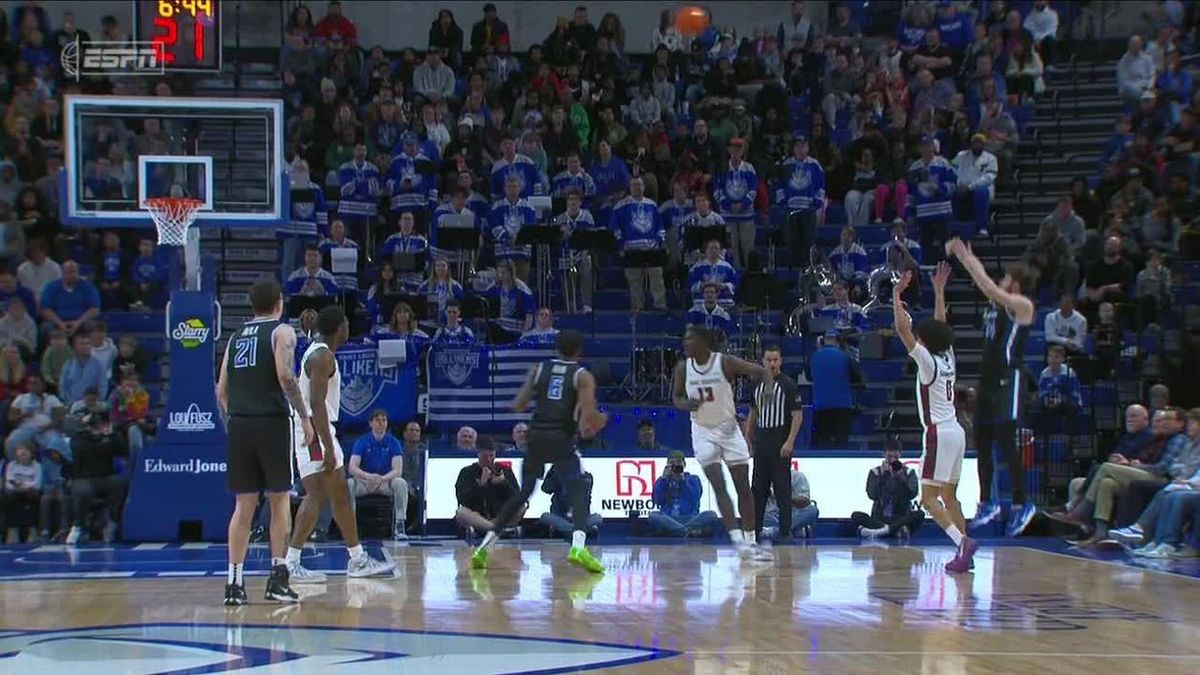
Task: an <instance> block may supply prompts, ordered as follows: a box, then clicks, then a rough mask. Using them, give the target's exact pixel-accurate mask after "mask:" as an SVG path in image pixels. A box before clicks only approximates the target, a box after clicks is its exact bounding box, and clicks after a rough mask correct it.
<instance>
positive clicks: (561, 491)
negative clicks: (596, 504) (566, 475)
mask: <svg viewBox="0 0 1200 675" xmlns="http://www.w3.org/2000/svg"><path fill="white" fill-rule="evenodd" d="M583 485H584V486H585V489H586V490H587V498H586V499H584V502H585V503H587V505H588V511H589V513H588V517H587V527H588V534H589V535H592V536H595V535H596V534H598V533H599V531H600V524H601V523H603V522H604V519H603V518H601V517H600V514H599V513H590V511H591V504H592V474H590V473H588V472H586V471H584V472H583ZM542 492H545V493H546V494H548V495H550V510H549V511H546V512H545V513H543V514H542V517H541V518H540V520H541V523H542V524H543V525H545V526H546V527H548V528H550V531H551V532H553V533H555V534H557V535H561V536H564V537H567V538H570V536H571V533H572V532H573V531H574V530H575V525H574V521H573V520H572V518H573V515H572V513H571V498H570V496H569V495H568V494H567V483H566V482H565V481H561V480H559V479H558V474H556V473H555V472H554V467H551V468H550V473H547V474H546V477H545V478H543V479H542Z"/></svg>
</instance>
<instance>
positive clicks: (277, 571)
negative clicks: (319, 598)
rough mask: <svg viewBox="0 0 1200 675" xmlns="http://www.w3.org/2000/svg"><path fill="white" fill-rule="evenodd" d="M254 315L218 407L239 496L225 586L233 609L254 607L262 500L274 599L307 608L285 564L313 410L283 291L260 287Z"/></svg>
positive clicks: (220, 386) (220, 382)
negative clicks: (296, 363) (251, 582)
mask: <svg viewBox="0 0 1200 675" xmlns="http://www.w3.org/2000/svg"><path fill="white" fill-rule="evenodd" d="M250 308H251V311H253V312H254V317H253V318H252V319H250V320H249V321H247V322H246V323H245V324H243V325H242V327H241V328H240V329H238V331H237V333H234V335H233V337H232V338H231V339H230V340H229V344H228V345H226V347H225V356H224V359H223V360H222V362H221V372H220V374H219V375H218V377H217V403H218V404H219V405H220V407H221V411H222V413H224V414H225V415H227V416H228V417H229V422H228V424H227V429H228V440H227V443H228V447H227V452H228V455H229V457H228V466H229V473H228V481H229V489H230V491H232V492H233V493H234V494H235V495H237V498H236V502H235V504H234V509H233V516H232V517H231V518H230V519H229V575H228V577H227V578H226V582H225V604H226V605H227V606H231V607H234V606H238V605H244V604H246V602H247V600H246V586H245V583H244V582H243V580H242V565H243V564H244V563H245V561H246V549H247V548H249V545H250V522H251V521H252V520H253V519H254V509H255V507H256V506H257V505H258V494H259V492H265V493H266V494H267V501H268V502H269V503H270V508H271V575H270V577H268V579H267V590H266V598H267V599H268V600H275V601H277V602H296V601H298V600H299V596H298V595H296V592H295V591H293V590H292V588H291V586H290V585H289V583H288V570H287V561H286V560H285V559H284V552H285V551H286V550H287V535H288V530H289V529H290V527H291V520H292V511H291V504H290V500H289V497H288V490H290V489H291V488H292V458H291V450H290V447H289V446H290V445H291V443H292V429H293V423H292V410H295V411H296V415H297V421H296V423H295V426H296V429H297V431H299V433H300V435H301V436H303V440H304V442H305V443H311V442H312V438H313V429H312V422H311V421H309V418H308V408H307V407H306V406H305V405H304V396H303V395H301V393H300V385H299V383H297V382H296V375H295V373H294V372H293V370H292V363H293V359H295V358H296V332H295V331H294V330H292V327H291V326H290V325H288V324H287V323H286V322H284V321H281V320H280V316H281V315H282V314H283V293H282V292H281V291H280V288H279V283H278V282H276V281H262V282H259V283H257V284H255V285H254V286H253V287H252V288H251V289H250ZM289 403H291V408H290V409H289V407H288V404H289Z"/></svg>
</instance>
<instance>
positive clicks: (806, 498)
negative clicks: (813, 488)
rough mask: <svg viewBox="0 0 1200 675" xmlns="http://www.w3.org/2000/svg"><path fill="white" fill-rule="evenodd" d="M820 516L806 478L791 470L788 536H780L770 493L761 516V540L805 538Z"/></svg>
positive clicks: (777, 508)
mask: <svg viewBox="0 0 1200 675" xmlns="http://www.w3.org/2000/svg"><path fill="white" fill-rule="evenodd" d="M820 516H821V512H820V511H819V510H818V509H817V503H816V502H814V501H813V500H812V496H811V493H810V492H809V489H808V478H807V477H805V475H804V474H803V473H801V472H800V470H799V469H792V531H791V533H790V534H787V533H785V534H782V535H781V534H780V532H779V505H778V504H776V503H775V493H774V492H772V493H771V496H770V497H767V511H766V513H765V514H764V515H763V522H762V538H763V539H776V538H781V539H784V540H787V539H788V538H790V537H798V538H804V537H807V536H809V535H810V534H811V533H812V527H813V526H815V525H816V524H817V519H818V518H819V517H820Z"/></svg>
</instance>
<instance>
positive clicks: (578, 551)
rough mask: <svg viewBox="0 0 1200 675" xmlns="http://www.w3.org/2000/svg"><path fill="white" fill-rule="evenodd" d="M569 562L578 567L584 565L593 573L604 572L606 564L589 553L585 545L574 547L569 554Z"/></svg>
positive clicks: (584, 567) (583, 566)
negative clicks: (602, 563)
mask: <svg viewBox="0 0 1200 675" xmlns="http://www.w3.org/2000/svg"><path fill="white" fill-rule="evenodd" d="M567 562H569V563H571V564H572V565H575V566H576V567H582V568H583V569H585V570H587V571H589V572H591V573H592V574H604V565H601V564H600V561H599V560H596V559H595V558H593V557H592V554H591V553H588V550H587V548H585V547H579V548H572V549H571V552H570V553H569V554H568V555H567Z"/></svg>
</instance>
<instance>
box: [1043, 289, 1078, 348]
mask: <svg viewBox="0 0 1200 675" xmlns="http://www.w3.org/2000/svg"><path fill="white" fill-rule="evenodd" d="M1044 329H1045V333H1046V344H1052V345H1062V346H1064V347H1066V348H1067V351H1068V352H1071V353H1073V354H1082V353H1083V352H1084V349H1085V341H1086V340H1087V332H1088V329H1087V319H1085V318H1084V317H1083V315H1082V314H1080V313H1079V312H1077V311H1075V296H1074V295H1073V294H1071V293H1065V294H1063V296H1062V299H1061V300H1060V301H1059V303H1058V311H1057V312H1051V313H1049V314H1047V315H1046V322H1045V324H1044Z"/></svg>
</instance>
